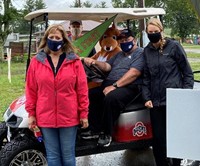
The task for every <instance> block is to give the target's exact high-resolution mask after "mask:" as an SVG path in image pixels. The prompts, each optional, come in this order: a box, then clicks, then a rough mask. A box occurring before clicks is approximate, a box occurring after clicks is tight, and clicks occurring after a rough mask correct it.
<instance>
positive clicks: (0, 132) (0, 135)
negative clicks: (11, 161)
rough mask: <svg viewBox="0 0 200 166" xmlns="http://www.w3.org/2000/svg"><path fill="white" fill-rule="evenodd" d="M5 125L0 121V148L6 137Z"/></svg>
mask: <svg viewBox="0 0 200 166" xmlns="http://www.w3.org/2000/svg"><path fill="white" fill-rule="evenodd" d="M6 136H7V127H6V123H5V122H1V123H0V150H1V148H2V146H3V145H4V142H3V141H4V140H5V139H7V138H6Z"/></svg>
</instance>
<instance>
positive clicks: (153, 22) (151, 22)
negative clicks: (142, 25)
mask: <svg viewBox="0 0 200 166" xmlns="http://www.w3.org/2000/svg"><path fill="white" fill-rule="evenodd" d="M149 25H154V26H156V27H158V28H159V29H160V31H161V32H163V31H164V28H163V25H162V23H161V21H160V20H159V19H157V18H151V19H149V20H148V22H147V26H146V32H147V29H148V26H149ZM147 33H148V32H147ZM161 34H162V35H161V41H160V53H163V47H164V45H165V43H166V40H165V39H164V35H163V33H161Z"/></svg>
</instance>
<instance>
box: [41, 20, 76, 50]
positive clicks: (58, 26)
mask: <svg viewBox="0 0 200 166" xmlns="http://www.w3.org/2000/svg"><path fill="white" fill-rule="evenodd" d="M56 31H59V32H60V33H61V34H62V37H63V42H64V45H63V47H62V51H63V52H66V53H70V52H74V51H75V48H74V46H73V45H72V43H71V42H70V41H69V39H68V36H67V33H66V31H65V30H64V28H63V26H62V25H61V24H53V25H51V26H49V27H48V28H47V30H46V31H45V33H44V36H43V37H42V40H41V42H40V45H39V49H40V50H41V49H43V50H44V52H46V53H50V49H49V48H48V46H47V38H48V36H49V34H51V33H55V32H56Z"/></svg>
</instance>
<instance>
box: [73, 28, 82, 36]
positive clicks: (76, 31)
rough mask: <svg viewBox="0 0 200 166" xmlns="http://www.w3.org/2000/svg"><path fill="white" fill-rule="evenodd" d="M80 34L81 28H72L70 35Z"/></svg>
mask: <svg viewBox="0 0 200 166" xmlns="http://www.w3.org/2000/svg"><path fill="white" fill-rule="evenodd" d="M80 34H81V29H80V28H72V35H73V36H75V37H78V36H80Z"/></svg>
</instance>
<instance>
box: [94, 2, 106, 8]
mask: <svg viewBox="0 0 200 166" xmlns="http://www.w3.org/2000/svg"><path fill="white" fill-rule="evenodd" d="M94 7H95V8H106V2H104V1H101V2H100V3H99V4H96V5H95V6H94Z"/></svg>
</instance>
